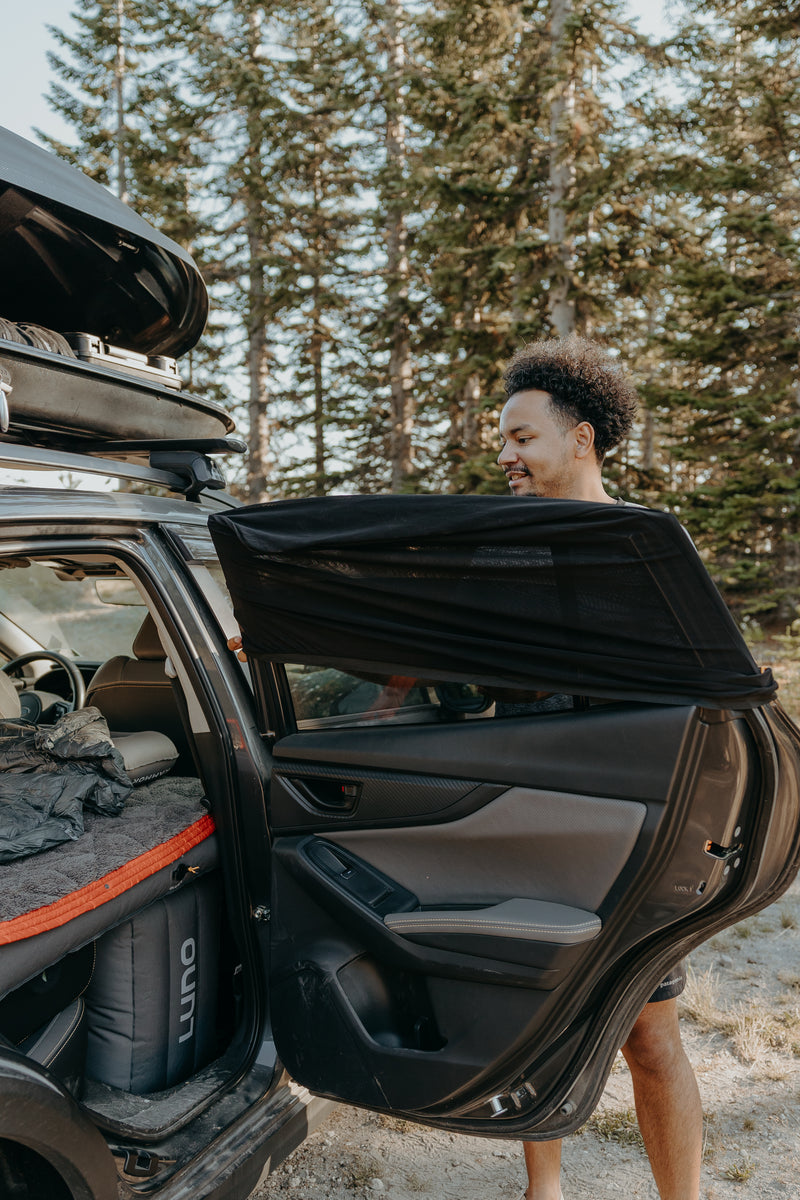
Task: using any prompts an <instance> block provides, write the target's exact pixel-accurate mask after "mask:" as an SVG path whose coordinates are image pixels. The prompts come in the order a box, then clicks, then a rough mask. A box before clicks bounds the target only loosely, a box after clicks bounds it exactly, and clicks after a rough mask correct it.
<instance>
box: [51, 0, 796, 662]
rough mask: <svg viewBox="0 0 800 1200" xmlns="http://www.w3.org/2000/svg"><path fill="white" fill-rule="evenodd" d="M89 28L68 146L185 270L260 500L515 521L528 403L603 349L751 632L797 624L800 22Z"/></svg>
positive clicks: (414, 6) (643, 454)
mask: <svg viewBox="0 0 800 1200" xmlns="http://www.w3.org/2000/svg"><path fill="white" fill-rule="evenodd" d="M625 11H626V9H625V7H624V5H623V4H622V3H621V2H619V0H520V2H514V0H511V2H509V0H437V2H436V3H429V2H428V0H291V2H289V3H286V2H283V3H281V2H269V3H256V2H255V0H76V4H75V9H74V11H73V14H72V17H71V24H70V26H69V28H64V29H54V30H51V32H52V33H53V35H54V36H55V38H56V42H57V45H58V51H57V53H55V54H53V55H51V68H52V70H53V71H54V74H55V77H56V82H54V83H53V84H52V86H51V90H50V94H49V97H48V99H49V102H50V104H51V106H52V107H53V109H54V110H55V111H56V112H58V113H59V114H60V115H61V116H62V117H63V118H65V119H66V120H67V121H68V122H69V124H70V125H71V126H72V129H73V131H74V139H73V140H72V142H71V143H70V144H66V143H63V142H58V141H55V140H54V139H53V138H47V137H45V135H43V134H41V133H40V134H39V136H40V137H41V138H42V139H43V140H44V141H46V142H48V143H49V144H50V146H51V147H52V148H53V149H54V150H56V152H57V153H59V154H60V155H62V156H63V157H65V158H67V159H68V160H70V161H72V162H74V163H76V164H77V165H79V166H80V167H81V168H82V169H83V170H84V171H86V172H87V173H88V174H90V175H91V176H93V177H94V178H95V179H97V180H99V181H101V182H102V183H104V184H106V185H108V186H110V187H112V188H113V189H114V190H115V192H116V193H117V194H118V195H119V196H120V197H122V198H123V199H125V200H126V201H127V202H128V203H130V204H131V205H132V206H133V207H134V208H135V209H136V210H137V211H139V212H140V213H141V214H142V215H144V216H146V217H148V218H149V219H150V220H151V221H153V222H154V223H155V224H156V225H157V226H158V227H159V228H160V229H162V230H163V231H164V232H165V233H168V234H169V235H170V236H171V237H173V238H174V239H175V240H176V241H178V242H180V243H181V244H182V245H184V246H186V247H187V248H188V249H189V250H190V251H191V253H192V254H193V255H194V256H195V258H196V259H197V261H198V264H199V266H200V268H201V270H202V272H203V275H204V277H205V279H206V281H207V283H208V285H209V291H210V295H211V302H212V308H211V319H210V321H209V325H208V328H207V331H206V333H205V335H204V338H203V340H202V342H201V343H200V345H199V346H198V347H197V348H196V349H195V350H194V351H192V353H191V355H190V356H188V357H187V358H186V359H184V360H182V368H183V374H184V376H185V377H188V383H189V386H190V387H192V388H194V389H197V390H201V391H204V392H205V393H206V394H208V395H210V396H211V397H212V398H215V399H218V400H220V401H221V402H222V403H224V404H226V406H228V407H234V408H235V407H236V406H237V405H238V407H239V409H240V411H239V413H238V414H237V415H238V417H239V423H240V426H241V427H242V429H243V432H245V434H246V436H247V437H248V442H249V454H248V458H247V462H246V468H245V469H244V470H243V471H242V474H241V476H240V478H239V479H238V480H236V481H235V487H237V488H238V490H239V492H240V494H241V495H242V496H243V497H245V498H248V499H252V500H257V499H264V498H268V497H277V496H292V495H322V494H326V493H328V492H331V491H338V492H342V491H345V492H354V491H360V492H379V491H395V492H440V491H454V492H504V491H506V483H505V479H504V477H503V476H502V475H501V474H500V472H499V471H498V470H497V469H496V467H495V466H494V460H495V457H496V455H497V452H498V449H499V447H498V444H497V432H496V426H497V413H498V409H499V407H500V405H501V403H502V400H503V390H502V382H501V374H502V369H503V365H504V363H505V362H507V361H508V359H509V358H510V357H511V355H512V354H513V352H514V350H515V349H516V348H518V347H519V346H520V345H522V344H524V343H525V342H527V341H531V340H535V339H538V338H542V337H549V336H553V335H565V334H568V333H570V332H572V331H577V332H579V333H582V334H584V335H586V336H590V337H592V338H597V339H599V340H600V341H602V342H603V343H604V344H605V345H606V346H607V347H608V349H609V350H610V352H611V353H613V354H618V355H619V357H620V360H621V361H622V362H623V363H624V366H625V367H626V369H627V370H628V371H629V372H630V373H631V375H632V377H633V380H634V382H635V384H636V386H637V388H638V391H639V394H640V397H641V402H642V407H641V414H640V419H639V420H638V422H637V424H636V427H635V429H634V431H633V433H632V435H631V437H630V438H629V439H628V441H627V442H626V443H625V444H624V445H623V446H622V447H621V448H620V449H619V450H618V451H617V452H616V454H615V455H614V456H613V458H611V459H609V464H608V468H609V469H608V474H609V479H610V481H611V485H612V489H613V490H614V491H615V493H616V494H620V495H623V496H625V497H626V498H628V499H631V500H636V501H639V502H641V503H644V504H648V505H652V506H655V507H664V508H668V509H669V510H671V511H673V512H675V513H676V514H677V515H678V516H679V517H680V519H681V521H682V522H683V523H684V524H685V525H686V526H687V528H688V529H689V531H690V532H691V534H692V536H693V537H694V538H695V540H696V542H697V544H698V546H699V547H700V549H701V552H702V553H703V555H704V557H705V559H706V562H707V565H708V567H709V570H710V571H711V573H712V575H713V576H714V578H715V580H716V582H717V584H718V586H719V587H720V588H721V590H722V591H723V594H724V595H725V598H726V600H727V601H728V603H729V604H730V605H731V606H732V608H733V609H734V611H735V612H736V614H737V616H738V617H739V619H740V621H741V622H742V623H743V624H744V626H745V627H747V626H748V625H749V627H750V630H751V632H753V631H754V630H755V629H756V626H760V625H764V626H766V627H772V628H773V629H774V628H783V626H784V625H785V624H786V622H787V621H790V620H792V619H793V618H794V617H796V616H797V615H798V611H797V609H796V605H797V603H798V597H800V530H798V523H797V512H798V499H799V498H800V477H798V472H797V459H798V455H800V367H799V365H798V352H799V351H800V326H799V325H798V318H797V294H798V278H800V274H799V273H798V256H800V203H798V199H799V196H798V192H799V191H800V177H799V175H798V172H799V171H800V6H798V4H797V3H794V2H787V0H779V2H771V0H697V2H693V3H679V2H677V0H676V3H675V4H674V6H673V7H672V8H671V9H670V10H669V14H668V28H667V29H666V30H665V32H664V35H663V36H662V37H659V38H653V37H649V38H648V37H646V36H644V35H642V34H640V33H639V32H638V31H637V29H636V27H635V26H634V25H631V24H629V23H628V22H626V20H625ZM796 629H797V631H798V633H800V623H798V624H797V625H796ZM797 642H800V637H799V638H797V639H796V642H795V644H796V643H797Z"/></svg>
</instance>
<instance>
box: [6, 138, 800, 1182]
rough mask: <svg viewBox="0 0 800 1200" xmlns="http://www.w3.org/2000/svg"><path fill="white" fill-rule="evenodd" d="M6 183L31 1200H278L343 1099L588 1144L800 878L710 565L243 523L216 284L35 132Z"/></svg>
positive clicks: (22, 1083) (14, 1118) (330, 501)
mask: <svg viewBox="0 0 800 1200" xmlns="http://www.w3.org/2000/svg"><path fill="white" fill-rule="evenodd" d="M0 180H2V183H1V184H0V210H1V211H2V212H3V222H2V224H0V246H1V247H2V252H3V255H4V262H5V263H6V264H7V269H6V271H5V272H4V274H3V277H2V279H0V304H2V307H0V313H2V314H3V319H2V321H1V322H0V390H2V393H3V398H4V400H5V405H6V411H5V412H4V413H3V412H0V423H2V425H3V426H4V430H3V433H2V436H1V437H0V467H3V468H4V469H6V470H9V471H17V472H22V471H24V472H25V473H26V480H25V482H23V483H19V484H16V483H14V484H10V485H8V486H5V487H3V488H2V489H0V568H2V569H1V570H0V658H2V673H0V718H2V720H0V800H2V804H0V857H2V859H3V861H2V864H1V865H0V1179H2V1180H3V1184H4V1187H5V1189H6V1192H8V1193H9V1194H10V1195H13V1196H15V1197H20V1198H21V1200H44V1198H45V1197H46V1198H47V1200H111V1198H112V1197H133V1196H137V1195H143V1194H146V1195H148V1196H152V1197H158V1198H159V1200H179V1198H181V1200H182V1198H184V1197H192V1200H245V1197H247V1196H248V1195H249V1194H250V1192H251V1191H252V1189H253V1188H254V1187H255V1186H256V1184H257V1182H258V1181H259V1179H261V1178H263V1177H264V1176H265V1175H266V1174H267V1173H268V1172H269V1171H270V1170H271V1169H272V1168H274V1167H275V1165H276V1164H277V1163H279V1162H280V1161H281V1160H282V1159H283V1158H284V1157H285V1156H286V1155H287V1154H288V1153H290V1152H291V1150H292V1149H293V1148H294V1147H296V1146H297V1145H298V1144H300V1142H301V1141H302V1139H303V1138H304V1137H305V1136H306V1134H307V1133H308V1132H309V1131H310V1130H311V1129H313V1128H314V1127H315V1125H316V1124H317V1123H319V1121H321V1120H322V1119H323V1118H324V1117H325V1116H326V1114H327V1113H328V1112H329V1111H330V1102H331V1101H334V1102H335V1101H343V1102H346V1103H350V1104H355V1105H359V1106H362V1107H364V1108H368V1109H372V1110H375V1111H378V1112H383V1113H390V1114H395V1115H398V1116H402V1117H404V1118H408V1119H411V1120H414V1121H418V1122H421V1123H423V1124H427V1125H430V1126H435V1127H439V1128H444V1129H448V1130H452V1131H454V1132H467V1133H472V1134H478V1135H482V1136H489V1137H501V1138H503V1137H505V1138H519V1137H529V1138H534V1139H536V1138H550V1137H554V1136H561V1135H563V1134H566V1133H568V1132H571V1131H572V1130H574V1129H576V1128H577V1127H578V1126H579V1125H580V1124H581V1123H582V1122H583V1121H585V1120H586V1118H587V1117H588V1115H589V1114H590V1113H591V1111H592V1109H593V1107H594V1105H595V1104H596V1103H597V1100H598V1099H599V1096H600V1093H601V1091H602V1088H603V1085H604V1082H605V1079H606V1077H607V1075H608V1072H609V1070H610V1068H611V1064H612V1062H613V1058H614V1055H615V1053H616V1051H617V1048H618V1046H619V1045H620V1044H621V1043H622V1042H623V1041H624V1039H625V1037H626V1036H627V1032H628V1030H629V1029H630V1027H631V1025H632V1023H633V1021H634V1020H635V1018H636V1016H637V1014H638V1012H639V1010H640V1008H641V1006H642V1004H643V1003H644V1002H645V1001H646V999H647V997H648V995H649V994H650V992H651V991H652V990H653V987H654V986H655V984H656V983H657V982H658V981H659V980H660V979H661V978H662V977H663V976H664V975H665V974H666V973H667V971H668V970H669V969H670V968H671V967H672V966H673V965H674V964H675V962H676V961H678V960H679V959H680V958H681V957H683V956H684V955H685V954H686V953H687V952H688V951H689V950H691V948H692V947H694V946H696V945H698V944H699V943H700V942H702V941H703V940H704V939H705V938H707V937H709V936H710V935H711V934H713V933H715V932H717V931H718V930H720V929H722V928H724V927H725V926H726V925H729V924H731V923H732V922H734V921H737V920H739V919H741V918H743V917H745V916H747V915H749V914H750V913H752V912H755V911H757V910H758V909H760V908H762V907H764V906H765V905H766V904H769V903H770V902H772V901H773V900H774V899H775V898H776V897H777V896H778V895H780V893H781V892H782V891H783V890H784V889H785V888H786V887H788V886H789V884H790V882H791V881H792V879H793V878H794V876H795V874H796V872H797V869H798V865H799V864H800V733H798V730H797V729H796V728H795V727H794V725H793V724H792V722H791V721H790V720H789V719H788V717H786V715H785V714H784V713H783V712H782V710H781V708H780V705H779V703H778V701H777V700H776V698H775V687H774V683H773V681H772V680H771V677H770V676H769V673H768V672H759V671H758V669H757V668H756V666H755V664H754V663H753V661H752V659H751V658H750V655H749V652H748V651H747V649H746V647H745V646H744V644H743V642H742V640H741V638H740V636H739V633H738V631H737V629H736V627H735V625H734V624H733V622H732V620H731V618H730V617H729V616H728V614H727V612H726V610H725V608H724V606H723V605H722V602H721V600H720V598H719V596H718V594H717V593H716V591H715V589H714V588H713V585H712V584H711V581H710V580H709V578H708V576H707V574H706V573H705V569H704V568H703V566H702V563H701V562H700V560H699V558H698V556H697V554H696V552H695V550H694V548H693V547H692V545H691V543H690V541H689V540H688V538H686V536H685V534H684V533H683V531H682V530H681V528H680V526H679V525H678V524H677V522H676V521H675V520H674V518H672V517H670V516H668V515H666V514H661V513H650V512H647V511H646V510H640V509H634V508H628V507H619V508H618V507H616V506H608V505H578V506H577V507H576V502H570V501H538V500H535V499H532V500H531V501H530V502H528V501H527V500H522V499H517V498H510V497H505V498H501V497H486V496H478V497H461V496H444V497H436V496H400V497H389V496H352V497H349V496H340V497H328V498H313V499H308V500H292V501H278V502H275V503H271V504H263V505H254V506H241V505H240V504H238V503H237V502H236V501H235V500H234V499H233V498H232V497H231V496H229V495H228V494H227V493H226V492H225V490H224V487H223V485H222V478H221V474H220V471H219V469H218V466H217V464H216V459H215V456H216V455H218V454H231V453H237V452H241V451H242V449H243V445H242V443H241V442H240V441H239V440H238V439H237V437H236V435H235V430H234V427H233V422H232V420H231V418H230V417H229V415H228V414H227V413H226V412H225V411H224V410H222V409H221V408H218V407H217V406H215V405H214V404H212V403H210V402H208V401H206V400H205V399H203V398H202V397H199V396H197V395H194V394H193V393H191V392H188V391H186V390H184V389H183V387H182V386H181V382H180V356H181V355H182V354H184V353H186V352H188V351H189V350H190V349H191V347H192V346H193V345H194V344H195V342H196V340H197V338H198V337H199V336H200V332H201V330H202V327H203V322H204V319H205V312H206V303H207V301H206V293H205V289H204V287H203V284H202V280H201V278H200V275H199V272H198V271H197V268H196V267H195V265H194V263H193V262H192V260H191V258H190V257H189V256H188V255H187V254H186V252H185V251H183V250H182V249H181V248H180V247H178V246H176V245H175V244H174V243H172V242H170V241H169V240H168V239H166V238H164V237H163V236H161V235H160V234H158V233H157V232H156V231H155V230H154V229H152V228H151V227H150V226H149V225H147V224H146V223H145V222H144V221H142V220H141V219H139V218H138V217H136V215H135V214H133V213H132V212H131V211H130V210H129V209H127V208H126V207H125V206H123V205H121V204H119V203H117V202H116V201H115V200H113V199H112V198H111V197H110V196H109V195H108V194H107V193H106V192H105V191H104V189H102V188H100V187H98V186H97V185H94V184H92V183H91V182H90V181H88V180H86V179H85V178H84V177H83V176H81V175H80V173H78V172H76V171H74V170H73V169H72V168H70V167H68V166H67V165H66V164H64V163H62V162H59V161H58V160H56V159H54V158H53V157H52V156H50V155H49V154H47V153H45V152H44V151H42V150H40V149H38V148H37V147H34V146H32V145H31V144H29V143H27V142H26V141H24V140H23V139H20V138H18V137H16V136H15V135H13V134H11V133H8V132H3V133H2V135H0ZM35 471H43V472H48V473H50V474H49V478H50V479H52V478H53V476H54V475H55V478H56V479H58V478H59V476H61V477H63V476H64V475H65V474H67V473H69V474H71V475H73V476H78V475H80V477H81V479H84V480H85V479H92V478H95V477H96V478H98V479H99V478H102V479H105V480H107V481H108V480H110V481H111V483H112V485H113V488H114V490H103V488H102V487H100V486H82V487H80V488H65V487H63V486H61V485H60V484H59V485H57V486H54V485H53V484H52V483H50V484H49V486H48V478H45V480H44V482H43V483H41V484H39V485H34V484H33V483H31V482H30V475H31V473H32V472H35ZM239 635H241V637H242V641H243V646H244V651H245V654H246V658H247V661H246V662H240V661H239V660H238V658H237V656H236V654H235V653H233V652H232V651H231V650H230V649H229V648H228V640H229V639H230V638H233V637H236V636H239ZM52 789H55V790H56V793H57V796H58V800H57V803H56V802H52V803H51V801H52V795H53V791H52ZM42 796H44V797H45V799H47V798H48V797H50V799H49V800H47V803H43V804H40V805H39V808H38V809H37V813H36V817H35V819H34V818H33V817H30V813H29V812H28V807H26V806H30V805H31V804H33V802H34V800H37V798H41V797H42ZM76 797H77V800H76ZM98 797H99V798H98ZM109 797H110V798H109ZM67 802H69V806H71V807H69V806H68V805H67ZM53 804H55V807H53ZM76 804H77V807H76ZM48 805H50V807H48ZM59 805H61V806H62V807H59ZM20 806H21V807H20ZM67 807H69V819H67V816H66V815H65V814H66V813H67ZM22 811H24V812H25V814H26V818H25V820H22V819H20V823H19V824H18V825H14V824H13V821H12V815H13V814H15V813H17V812H22ZM28 818H30V819H28ZM14 819H16V818H14ZM26 821H27V824H26Z"/></svg>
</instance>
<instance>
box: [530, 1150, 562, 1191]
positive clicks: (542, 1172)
mask: <svg viewBox="0 0 800 1200" xmlns="http://www.w3.org/2000/svg"><path fill="white" fill-rule="evenodd" d="M523 1148H524V1150H525V1167H526V1170H527V1172H528V1188H527V1191H526V1192H525V1196H526V1200H559V1196H560V1195H561V1140H560V1139H558V1140H556V1141H552V1142H524V1143H523Z"/></svg>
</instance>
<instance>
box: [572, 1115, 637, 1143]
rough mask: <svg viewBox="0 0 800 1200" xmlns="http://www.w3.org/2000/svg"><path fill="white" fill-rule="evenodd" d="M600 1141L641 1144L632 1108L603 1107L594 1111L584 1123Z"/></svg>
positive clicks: (585, 1127)
mask: <svg viewBox="0 0 800 1200" xmlns="http://www.w3.org/2000/svg"><path fill="white" fill-rule="evenodd" d="M584 1129H589V1130H591V1131H592V1133H594V1134H595V1135H596V1136H597V1137H598V1138H599V1139H600V1141H601V1142H619V1143H620V1145H622V1146H641V1147H642V1148H644V1142H643V1141H642V1135H641V1133H640V1132H639V1126H638V1124H637V1121H636V1113H635V1112H634V1110H633V1109H632V1108H618V1109H605V1110H604V1111H603V1112H596V1113H594V1114H593V1115H592V1116H591V1117H590V1118H589V1120H588V1121H587V1122H586V1124H585V1125H584Z"/></svg>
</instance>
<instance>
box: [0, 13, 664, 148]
mask: <svg viewBox="0 0 800 1200" xmlns="http://www.w3.org/2000/svg"><path fill="white" fill-rule="evenodd" d="M666 2H668V0H666ZM664 3H665V0H629V5H628V7H629V9H630V12H631V15H632V16H633V15H635V16H636V18H637V20H638V23H639V28H640V29H641V30H642V31H643V32H656V31H658V29H659V28H660V27H661V19H662V18H661V14H662V10H663V7H664ZM72 6H73V0H28V3H24V2H23V3H13V4H12V0H0V8H2V9H3V10H4V11H3V44H4V45H5V46H6V53H5V55H4V57H3V86H2V104H0V125H5V126H6V128H7V129H11V130H13V131H14V133H19V134H21V135H22V136H23V137H27V138H30V139H31V140H32V141H36V140H37V139H36V137H35V134H34V133H33V129H34V127H38V128H39V129H42V130H43V131H44V132H45V133H47V134H49V135H50V136H51V137H55V138H60V139H63V140H65V141H71V140H72V137H71V132H70V127H69V126H68V125H66V124H65V122H63V121H62V120H61V118H60V117H58V116H56V114H55V113H54V112H52V110H51V109H50V108H49V107H48V105H47V103H46V102H45V99H44V95H45V93H46V92H47V90H48V87H49V84H50V68H49V66H48V63H47V51H48V50H52V49H55V45H54V42H53V38H52V37H51V36H50V34H49V33H48V31H47V28H46V27H47V26H48V25H56V26H57V27H58V28H59V29H64V30H66V31H67V32H69V31H70V29H71V28H72V21H71V19H70V14H71V11H72ZM9 51H10V52H9Z"/></svg>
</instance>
